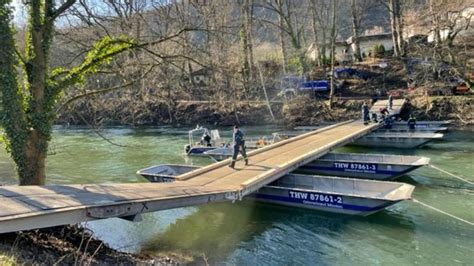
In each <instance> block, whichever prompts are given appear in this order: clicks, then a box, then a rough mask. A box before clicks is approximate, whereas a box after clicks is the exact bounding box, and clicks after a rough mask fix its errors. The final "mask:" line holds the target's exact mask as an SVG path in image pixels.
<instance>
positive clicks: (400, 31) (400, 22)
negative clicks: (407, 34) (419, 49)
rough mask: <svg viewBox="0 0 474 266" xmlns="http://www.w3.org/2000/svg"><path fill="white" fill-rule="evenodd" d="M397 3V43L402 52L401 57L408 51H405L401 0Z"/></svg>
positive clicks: (396, 0) (396, 1)
mask: <svg viewBox="0 0 474 266" xmlns="http://www.w3.org/2000/svg"><path fill="white" fill-rule="evenodd" d="M394 1H395V9H396V14H395V15H396V18H397V19H396V21H397V36H398V39H397V43H398V51H399V52H400V55H401V56H405V54H406V49H405V41H404V40H403V17H402V8H401V3H400V0H394Z"/></svg>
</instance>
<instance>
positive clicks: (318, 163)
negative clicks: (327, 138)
mask: <svg viewBox="0 0 474 266" xmlns="http://www.w3.org/2000/svg"><path fill="white" fill-rule="evenodd" d="M216 151H218V152H216ZM206 154H207V155H209V156H211V157H212V158H213V159H214V160H216V161H221V160H225V159H227V158H229V157H230V156H232V153H231V152H228V151H226V150H225V149H218V150H215V151H211V152H207V153H206ZM428 163H429V159H428V158H426V157H419V156H399V155H383V154H357V153H355V154H354V153H353V154H351V153H329V154H327V155H325V156H323V157H321V158H319V159H318V160H315V161H313V162H310V163H308V164H306V165H303V166H300V167H299V168H298V169H297V170H295V171H294V172H295V173H300V174H309V175H329V176H342V177H351V178H362V179H374V180H394V179H396V178H398V177H400V176H402V175H404V174H406V173H408V172H410V171H413V170H415V169H417V168H418V167H420V166H423V165H427V164H428Z"/></svg>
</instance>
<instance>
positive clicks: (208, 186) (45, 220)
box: [0, 121, 379, 233]
mask: <svg viewBox="0 0 474 266" xmlns="http://www.w3.org/2000/svg"><path fill="white" fill-rule="evenodd" d="M378 127H379V125H378V124H371V125H363V123H362V121H348V122H344V123H339V124H336V125H332V126H328V127H325V128H322V129H318V130H315V131H311V132H308V133H306V134H304V135H300V136H298V137H295V138H291V139H288V140H285V141H282V142H278V143H275V144H273V145H270V146H267V147H264V148H261V149H258V150H255V151H252V152H250V153H249V160H250V165H249V166H244V165H243V162H238V163H237V165H236V169H232V168H229V167H227V165H228V163H229V160H225V161H222V162H218V163H214V164H211V165H209V166H206V167H203V168H200V169H198V170H195V171H192V172H190V173H187V174H184V175H181V176H178V177H177V179H178V180H179V181H177V182H173V183H161V184H160V183H159V184H157V183H133V184H92V185H48V186H22V187H20V186H4V187H0V206H2V208H0V233H5V232H13V231H20V230H28V229H35V228H42V227H50V226H55V225H63V224H72V223H79V222H84V221H89V220H95V219H105V218H111V217H122V218H130V219H132V218H133V217H135V216H136V215H139V214H141V213H145V212H152V211H158V210H164V209H171V208H178V207H186V206H194V205H199V204H205V203H209V202H218V201H233V200H238V199H241V198H242V197H244V196H246V195H248V194H250V193H252V192H254V191H256V190H258V189H259V188H260V187H262V186H264V185H266V184H269V183H271V182H272V181H274V180H276V179H278V178H280V177H282V176H283V175H285V174H287V173H289V172H291V171H293V170H294V169H296V168H298V167H299V166H301V165H303V164H306V163H308V162H310V161H313V160H315V159H317V158H319V157H321V156H323V155H324V154H326V153H328V152H330V151H331V150H332V149H334V148H335V147H338V146H342V145H345V144H347V143H349V142H351V141H353V140H354V139H357V138H359V137H361V136H363V135H365V134H367V133H369V132H371V131H372V130H375V129H376V128H378Z"/></svg>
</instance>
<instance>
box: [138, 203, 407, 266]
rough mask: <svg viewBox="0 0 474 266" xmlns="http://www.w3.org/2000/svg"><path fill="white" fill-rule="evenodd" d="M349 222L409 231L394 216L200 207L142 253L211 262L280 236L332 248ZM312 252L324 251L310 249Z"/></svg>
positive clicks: (267, 207) (254, 205)
mask: <svg viewBox="0 0 474 266" xmlns="http://www.w3.org/2000/svg"><path fill="white" fill-rule="evenodd" d="M352 223H358V224H360V223H364V224H377V225H379V226H383V227H391V228H398V229H402V230H403V231H412V230H413V229H414V225H413V223H412V222H411V221H410V220H407V217H403V216H402V215H398V214H396V213H388V212H381V213H379V214H376V215H373V216H371V217H370V218H368V219H367V218H366V217H355V216H347V215H338V214H330V213H326V212H319V211H313V210H307V209H300V208H290V207H285V206H278V205H272V204H265V203H258V202H254V201H250V200H249V201H244V202H239V203H235V204H232V203H218V204H210V205H204V206H201V207H199V208H198V211H196V212H195V213H193V214H191V215H188V216H186V217H184V218H181V219H178V220H176V221H175V222H174V223H173V224H171V225H170V226H169V227H168V228H167V229H166V230H165V231H164V232H162V233H160V234H158V235H156V236H155V237H154V238H152V239H151V240H149V241H148V242H146V243H144V244H143V245H142V249H141V252H143V253H154V252H157V251H159V252H160V253H164V254H175V255H177V256H179V257H183V258H192V259H191V260H193V259H198V260H199V259H200V258H202V257H203V256H205V258H206V259H207V260H208V262H209V263H211V264H212V263H217V262H222V261H225V260H226V259H227V258H228V257H229V256H230V255H231V254H232V253H234V252H235V251H236V250H238V249H239V248H241V247H242V246H245V245H246V244H248V243H254V242H256V240H255V239H257V238H265V237H263V235H266V234H268V233H270V234H271V235H272V236H273V237H274V238H278V236H277V235H278V234H283V235H284V237H283V238H282V240H281V242H288V241H289V239H291V238H293V237H296V238H300V239H304V238H305V237H309V238H313V239H314V240H315V241H326V242H327V243H329V244H328V245H329V246H331V244H334V245H336V243H337V239H339V240H340V241H342V240H341V239H342V238H344V231H345V230H346V228H347V227H348V226H349V227H350V226H351V224H352ZM274 231H278V233H277V234H275V232H274ZM332 238H335V239H336V240H334V239H332ZM325 239H330V240H325ZM272 241H275V240H272ZM315 243H316V244H317V243H318V242H315ZM280 244H281V243H280ZM268 245H274V244H272V243H268ZM328 245H326V247H327V246H328ZM293 248H295V249H297V248H298V247H293ZM334 248H335V247H334ZM311 252H313V253H318V252H321V253H323V252H324V251H322V250H319V249H317V248H314V249H312V250H311Z"/></svg>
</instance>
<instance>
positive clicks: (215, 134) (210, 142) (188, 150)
mask: <svg viewBox="0 0 474 266" xmlns="http://www.w3.org/2000/svg"><path fill="white" fill-rule="evenodd" d="M195 134H201V135H202V136H203V137H202V138H201V140H200V141H199V142H194V135H195ZM188 137H189V144H186V145H184V153H185V154H186V155H193V156H203V155H204V152H206V151H210V150H213V149H215V148H218V147H222V146H224V145H225V142H224V141H223V140H222V139H221V137H220V134H219V130H217V129H214V130H211V131H209V130H208V129H207V128H205V127H199V126H197V127H196V128H195V129H192V130H189V131H188ZM205 138H208V139H207V141H206V139H205Z"/></svg>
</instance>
